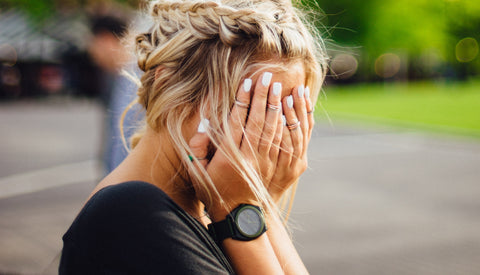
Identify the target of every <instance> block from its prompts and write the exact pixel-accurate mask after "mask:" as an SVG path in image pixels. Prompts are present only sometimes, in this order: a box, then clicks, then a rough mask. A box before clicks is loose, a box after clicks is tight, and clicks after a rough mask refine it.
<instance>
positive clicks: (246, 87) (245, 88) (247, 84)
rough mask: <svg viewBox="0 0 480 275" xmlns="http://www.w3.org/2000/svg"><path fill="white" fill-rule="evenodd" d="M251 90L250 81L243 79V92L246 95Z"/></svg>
mask: <svg viewBox="0 0 480 275" xmlns="http://www.w3.org/2000/svg"><path fill="white" fill-rule="evenodd" d="M251 88H252V80H251V79H250V78H247V79H245V81H243V91H245V92H246V93H248V92H250V89H251Z"/></svg>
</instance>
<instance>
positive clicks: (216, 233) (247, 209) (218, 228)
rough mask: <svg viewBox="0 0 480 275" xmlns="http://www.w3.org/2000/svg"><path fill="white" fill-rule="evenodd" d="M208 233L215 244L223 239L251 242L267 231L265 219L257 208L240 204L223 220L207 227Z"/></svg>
mask: <svg viewBox="0 0 480 275" xmlns="http://www.w3.org/2000/svg"><path fill="white" fill-rule="evenodd" d="M208 231H209V233H210V234H211V236H212V237H213V238H214V239H215V241H216V242H217V243H222V242H223V240H225V239H229V238H231V239H234V240H238V241H251V240H254V239H256V238H258V237H260V236H261V235H262V234H263V233H265V232H266V231H267V227H266V222H265V217H264V215H263V211H262V209H261V208H260V207H259V206H255V205H251V204H240V205H239V206H238V207H236V208H235V209H233V210H232V211H231V212H230V213H229V214H228V215H227V216H226V217H225V219H223V220H221V221H218V222H213V223H211V224H209V225H208Z"/></svg>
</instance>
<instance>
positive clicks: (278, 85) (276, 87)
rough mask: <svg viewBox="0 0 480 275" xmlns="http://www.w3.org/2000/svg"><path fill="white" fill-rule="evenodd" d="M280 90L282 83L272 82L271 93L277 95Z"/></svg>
mask: <svg viewBox="0 0 480 275" xmlns="http://www.w3.org/2000/svg"><path fill="white" fill-rule="evenodd" d="M281 91H282V83H280V82H275V83H273V94H274V95H276V96H278V95H280V92H281Z"/></svg>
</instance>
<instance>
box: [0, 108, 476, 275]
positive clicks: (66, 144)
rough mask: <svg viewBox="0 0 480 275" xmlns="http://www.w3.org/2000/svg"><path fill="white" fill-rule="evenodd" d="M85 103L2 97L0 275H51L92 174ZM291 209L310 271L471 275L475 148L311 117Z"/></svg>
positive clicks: (97, 113)
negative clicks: (306, 157) (313, 122)
mask: <svg viewBox="0 0 480 275" xmlns="http://www.w3.org/2000/svg"><path fill="white" fill-rule="evenodd" d="M101 121H102V112H101V110H100V108H99V107H98V106H96V105H94V104H92V103H90V102H82V101H71V100H60V101H57V102H52V101H48V102H41V103H39V102H35V103H25V102H22V103H10V104H0V132H1V135H0V274H13V273H15V274H39V273H42V272H43V273H44V274H54V273H55V268H56V266H55V265H56V260H58V255H59V253H60V251H61V236H62V234H63V232H65V230H66V229H67V227H68V226H69V224H70V223H71V222H72V220H73V218H74V217H75V214H76V213H77V212H78V211H79V210H80V208H81V206H82V204H83V202H84V200H85V198H86V197H87V195H88V194H89V192H90V190H91V189H92V188H93V185H94V183H95V182H96V178H98V177H99V170H98V167H97V165H96V164H97V162H96V161H95V159H96V156H97V152H98V148H100V146H99V140H100V135H101V132H100V127H101ZM309 152H310V169H309V171H307V172H306V174H305V175H304V176H303V178H302V180H301V184H300V186H299V189H298V192H297V197H296V202H295V207H294V209H293V212H292V221H293V225H292V228H293V229H294V240H295V242H296V244H297V247H298V250H299V252H300V254H301V255H302V258H303V259H304V261H305V263H306V265H307V266H308V268H309V270H310V272H311V273H312V274H480V233H479V232H480V143H479V142H475V141H470V140H467V139H463V140H459V139H453V138H447V137H439V136H427V135H422V134H418V133H415V132H412V131H408V130H402V131H399V130H398V129H389V128H382V129H378V128H377V129H367V130H366V129H362V128H359V127H352V126H349V127H345V126H339V125H337V128H336V129H332V128H331V127H330V126H326V125H323V124H322V123H319V125H318V126H317V127H316V133H315V135H314V137H313V139H312V143H311V146H310V151H309Z"/></svg>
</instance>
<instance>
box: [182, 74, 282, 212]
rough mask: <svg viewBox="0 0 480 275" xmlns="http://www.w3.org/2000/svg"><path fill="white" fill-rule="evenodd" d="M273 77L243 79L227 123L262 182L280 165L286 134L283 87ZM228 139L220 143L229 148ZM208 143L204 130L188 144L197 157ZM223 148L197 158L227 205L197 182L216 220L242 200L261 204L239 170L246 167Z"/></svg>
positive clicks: (199, 195)
mask: <svg viewBox="0 0 480 275" xmlns="http://www.w3.org/2000/svg"><path fill="white" fill-rule="evenodd" d="M271 78H272V74H271V73H268V72H266V73H264V74H263V75H262V76H261V77H259V78H258V80H257V81H256V83H255V85H254V86H253V87H250V86H251V85H250V84H251V80H249V79H246V80H245V81H244V84H243V85H241V87H240V88H239V90H238V92H237V98H236V100H237V102H236V103H235V104H234V106H233V108H232V110H231V113H230V117H229V122H228V126H227V127H229V130H230V131H231V133H232V138H233V139H232V140H233V142H234V146H235V147H237V148H238V149H239V151H240V153H241V154H242V156H241V159H243V160H244V161H246V162H247V163H248V164H249V165H252V166H253V167H254V169H255V170H256V171H257V172H258V173H259V174H260V176H261V177H262V181H263V182H270V181H271V180H272V178H273V175H274V172H275V170H276V169H277V161H278V155H279V148H280V143H281V139H282V134H283V124H282V119H281V108H280V106H281V93H282V87H281V83H278V82H276V83H273V84H270V82H271ZM251 93H253V96H251ZM200 128H202V127H200ZM226 142H227V141H222V143H221V144H220V147H221V148H222V149H223V150H225V151H228V146H227V145H226ZM208 143H209V139H208V136H207V134H206V133H202V131H200V132H198V133H197V134H195V135H194V136H193V137H192V139H191V140H190V143H189V145H190V148H191V150H192V151H193V153H194V155H195V157H196V158H197V159H202V158H204V157H206V155H207V152H208V150H207V147H208V146H207V145H208ZM223 150H220V149H218V148H217V150H216V153H215V154H214V155H213V157H212V158H211V160H207V159H203V160H198V164H200V165H203V166H204V168H205V169H206V171H207V173H208V175H209V176H210V178H211V180H212V181H213V183H214V184H215V187H216V189H217V190H218V192H219V195H220V197H221V198H222V199H223V200H224V201H225V203H226V205H222V204H221V203H220V202H219V201H217V200H213V201H212V203H211V204H210V203H209V199H208V196H207V194H208V193H210V194H215V193H214V190H202V187H201V186H200V185H199V184H194V188H195V191H196V193H197V196H198V198H199V199H200V200H201V201H202V202H203V203H205V204H206V207H207V209H208V210H209V214H210V216H211V217H212V219H213V220H220V219H224V218H225V216H226V215H227V214H228V213H229V212H230V211H231V210H232V209H233V208H235V207H236V206H237V205H239V204H241V203H250V204H256V205H259V204H260V203H259V202H258V201H257V199H256V197H255V195H254V194H253V192H252V191H251V189H250V187H249V185H248V183H247V182H246V181H245V180H244V177H242V175H241V174H240V173H241V172H244V171H237V169H235V168H234V167H232V165H231V161H230V160H229V159H228V157H227V156H226V155H225V154H224V153H223ZM207 188H208V187H207ZM207 191H208V192H207ZM214 196H215V195H214ZM225 206H227V209H226V208H225Z"/></svg>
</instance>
